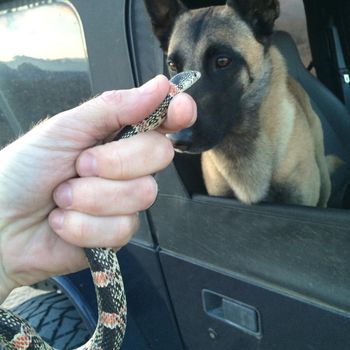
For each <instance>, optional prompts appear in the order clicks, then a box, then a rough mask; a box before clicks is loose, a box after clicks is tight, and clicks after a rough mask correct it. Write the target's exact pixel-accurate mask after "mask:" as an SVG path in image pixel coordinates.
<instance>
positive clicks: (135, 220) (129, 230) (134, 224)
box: [117, 214, 140, 246]
mask: <svg viewBox="0 0 350 350" xmlns="http://www.w3.org/2000/svg"><path fill="white" fill-rule="evenodd" d="M139 227H140V220H139V217H138V215H137V214H135V215H130V216H126V217H124V220H123V222H122V223H121V227H120V234H119V235H118V244H117V246H124V245H126V244H127V243H128V242H129V240H130V239H131V237H132V235H133V234H134V233H136V232H137V230H138V229H139Z"/></svg>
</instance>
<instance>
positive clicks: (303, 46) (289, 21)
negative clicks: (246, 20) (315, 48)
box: [275, 0, 312, 67]
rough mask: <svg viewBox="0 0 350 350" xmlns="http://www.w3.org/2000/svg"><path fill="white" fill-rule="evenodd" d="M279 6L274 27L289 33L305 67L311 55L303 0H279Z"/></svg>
mask: <svg viewBox="0 0 350 350" xmlns="http://www.w3.org/2000/svg"><path fill="white" fill-rule="evenodd" d="M280 6H281V14H280V17H279V18H278V19H277V21H276V25H275V29H276V30H283V31H286V32H288V33H289V34H291V36H292V37H293V39H294V41H295V43H296V44H297V47H298V50H299V54H300V56H301V59H302V61H303V63H304V65H305V67H308V66H309V65H310V63H311V62H312V56H311V50H310V44H309V38H308V34H307V26H306V15H305V9H304V3H303V0H280Z"/></svg>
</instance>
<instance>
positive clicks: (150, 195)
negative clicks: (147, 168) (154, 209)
mask: <svg viewBox="0 0 350 350" xmlns="http://www.w3.org/2000/svg"><path fill="white" fill-rule="evenodd" d="M140 188H141V191H142V193H141V200H142V207H141V209H143V210H144V209H148V208H149V207H150V206H151V205H152V204H153V203H154V201H155V200H156V198H157V194H158V185H157V182H156V180H155V179H154V178H153V177H152V176H147V177H145V178H144V179H143V183H142V185H141V186H140Z"/></svg>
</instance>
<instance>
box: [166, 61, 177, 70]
mask: <svg viewBox="0 0 350 350" xmlns="http://www.w3.org/2000/svg"><path fill="white" fill-rule="evenodd" d="M168 67H169V69H170V70H171V71H172V72H177V65H176V63H175V62H173V61H170V60H169V61H168Z"/></svg>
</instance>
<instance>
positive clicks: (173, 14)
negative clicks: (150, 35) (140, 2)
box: [144, 0, 187, 52]
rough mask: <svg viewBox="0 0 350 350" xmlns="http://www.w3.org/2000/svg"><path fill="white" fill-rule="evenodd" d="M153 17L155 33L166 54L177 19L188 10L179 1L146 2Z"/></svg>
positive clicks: (156, 0)
mask: <svg viewBox="0 0 350 350" xmlns="http://www.w3.org/2000/svg"><path fill="white" fill-rule="evenodd" d="M144 1H145V5H146V8H147V11H148V14H149V15H150V17H151V22H152V26H153V32H154V34H155V35H156V37H157V38H158V40H159V41H160V46H161V48H162V49H163V50H164V51H165V52H166V51H167V49H168V43H169V38H170V35H171V31H172V29H173V27H174V23H175V20H176V18H177V17H178V16H179V15H180V14H181V13H183V12H185V11H186V10H187V8H186V7H185V6H184V5H183V4H182V2H180V1H179V0H144Z"/></svg>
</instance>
